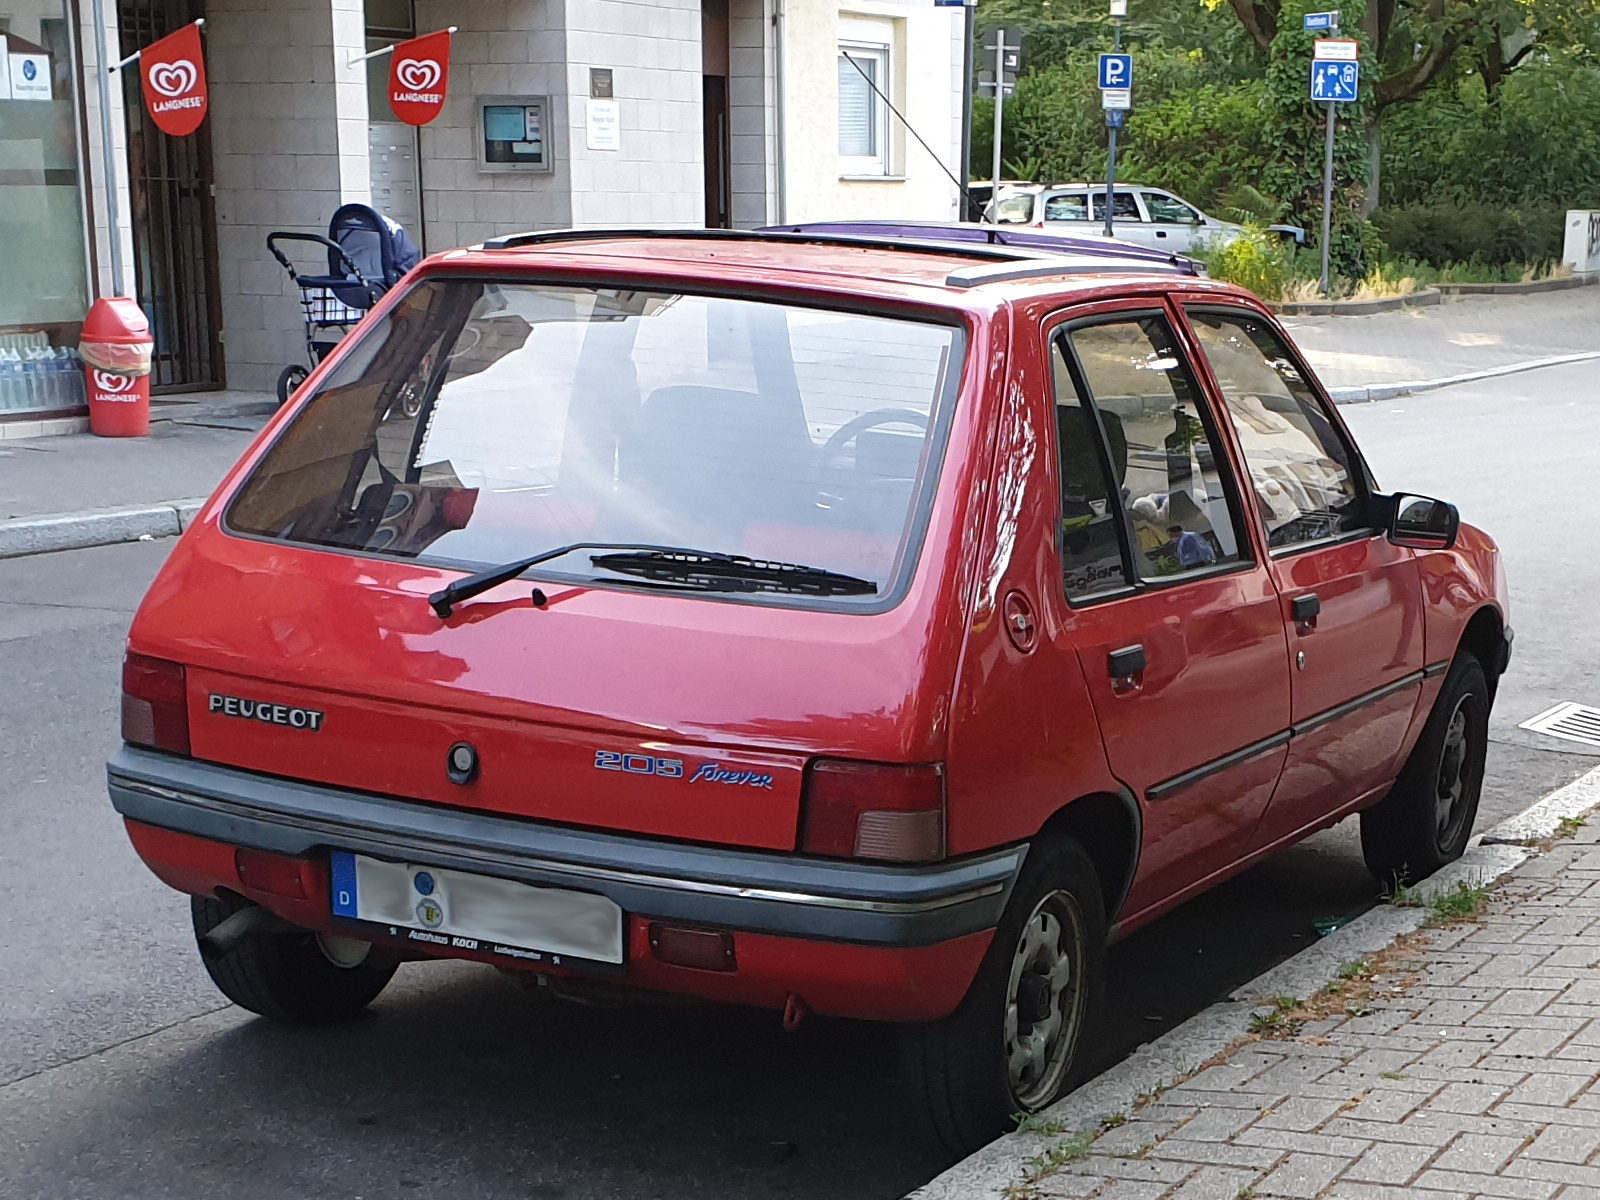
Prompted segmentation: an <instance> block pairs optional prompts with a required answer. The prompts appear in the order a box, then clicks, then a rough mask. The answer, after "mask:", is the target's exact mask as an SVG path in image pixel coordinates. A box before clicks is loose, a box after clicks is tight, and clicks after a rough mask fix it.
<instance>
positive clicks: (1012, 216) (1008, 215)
mask: <svg viewBox="0 0 1600 1200" xmlns="http://www.w3.org/2000/svg"><path fill="white" fill-rule="evenodd" d="M1031 220H1033V195H1032V193H1030V192H1013V193H1012V194H1011V195H1009V196H1001V197H1000V201H999V203H997V204H996V205H995V213H994V222H995V224H996V225H1026V224H1027V223H1028V222H1029V221H1031Z"/></svg>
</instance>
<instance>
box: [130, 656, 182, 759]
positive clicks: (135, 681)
mask: <svg viewBox="0 0 1600 1200" xmlns="http://www.w3.org/2000/svg"><path fill="white" fill-rule="evenodd" d="M185 685H186V681H185V679H184V674H183V666H182V664H181V663H175V662H168V661H167V660H166V659H164V658H146V657H145V656H144V655H143V654H129V655H128V656H127V657H126V658H124V659H123V660H122V740H123V741H125V742H133V743H134V744H135V745H139V746H153V747H154V748H155V749H157V750H170V751H171V752H172V753H174V754H187V753H189V699H188V689H187V687H186V686H185Z"/></svg>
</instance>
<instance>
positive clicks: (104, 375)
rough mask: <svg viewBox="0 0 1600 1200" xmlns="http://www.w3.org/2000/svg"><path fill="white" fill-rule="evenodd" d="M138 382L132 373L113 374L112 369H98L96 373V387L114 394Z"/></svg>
mask: <svg viewBox="0 0 1600 1200" xmlns="http://www.w3.org/2000/svg"><path fill="white" fill-rule="evenodd" d="M136 382H138V381H137V380H136V379H135V378H134V377H133V376H132V375H113V374H111V372H110V371H96V372H95V373H94V385H95V387H97V388H99V389H100V390H101V391H102V392H110V393H112V394H113V395H115V394H117V393H119V392H125V391H127V390H128V389H129V388H131V387H132V386H133V385H134V384H135V383H136Z"/></svg>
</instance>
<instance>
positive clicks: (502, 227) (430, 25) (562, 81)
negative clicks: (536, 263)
mask: <svg viewBox="0 0 1600 1200" xmlns="http://www.w3.org/2000/svg"><path fill="white" fill-rule="evenodd" d="M451 25H455V26H458V27H459V32H458V33H457V34H456V35H455V37H453V38H452V39H451V45H450V91H449V98H448V99H447V100H446V101H445V105H444V111H443V112H441V113H440V114H439V116H438V117H437V118H435V119H434V120H433V121H432V122H431V123H430V124H428V125H425V126H423V128H422V139H421V141H422V162H421V173H422V218H423V222H424V225H425V226H426V229H427V239H428V249H429V250H431V251H439V250H448V249H450V248H451V247H452V246H465V245H470V244H472V243H474V242H481V241H483V240H484V239H485V238H489V237H495V236H497V235H500V234H506V233H520V232H521V231H523V230H525V229H559V228H563V227H565V226H568V225H571V224H572V200H571V196H570V191H569V189H570V183H571V160H570V158H569V156H568V153H567V109H566V106H565V105H562V104H560V103H558V101H559V100H560V98H561V96H562V94H563V92H564V91H565V89H566V84H567V69H566V59H567V31H566V20H565V11H564V9H563V7H562V5H561V3H560V0H473V2H472V3H471V4H460V3H456V2H454V0H417V31H418V32H419V33H431V32H433V31H434V30H436V29H444V28H448V27H449V26H451ZM584 86H585V88H587V86H588V85H587V83H585V85H584ZM478 96H549V97H550V100H551V112H550V117H549V124H550V128H549V129H547V130H546V131H545V137H546V139H547V141H548V143H549V144H550V146H551V147H552V148H553V150H554V155H555V157H554V163H555V169H554V170H553V171H551V172H549V173H533V172H516V173H512V172H501V173H485V172H482V171H480V170H479V169H478V151H477V147H476V146H475V145H474V138H475V137H476V136H477V135H476V130H475V116H474V112H475V108H474V105H475V100H476V97H478Z"/></svg>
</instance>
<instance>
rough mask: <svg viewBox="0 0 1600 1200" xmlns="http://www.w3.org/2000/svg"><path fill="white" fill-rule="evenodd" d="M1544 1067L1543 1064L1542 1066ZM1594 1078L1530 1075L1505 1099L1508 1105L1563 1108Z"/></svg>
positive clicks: (1547, 1073) (1545, 1073) (1560, 1073)
mask: <svg viewBox="0 0 1600 1200" xmlns="http://www.w3.org/2000/svg"><path fill="white" fill-rule="evenodd" d="M1541 1065H1542V1064H1541ZM1592 1079H1593V1076H1591V1075H1590V1074H1588V1073H1587V1072H1584V1073H1583V1074H1578V1075H1574V1074H1568V1073H1566V1072H1563V1071H1541V1072H1539V1073H1538V1074H1536V1075H1530V1076H1529V1077H1528V1078H1527V1079H1525V1080H1523V1082H1521V1083H1519V1084H1518V1085H1517V1086H1516V1087H1514V1088H1512V1089H1511V1094H1510V1095H1509V1096H1507V1097H1506V1098H1505V1101H1504V1102H1505V1103H1507V1104H1549V1105H1554V1106H1556V1107H1558V1108H1559V1107H1561V1106H1562V1105H1564V1104H1567V1103H1568V1102H1569V1101H1571V1100H1572V1099H1573V1098H1574V1097H1576V1096H1578V1095H1580V1094H1581V1093H1582V1092H1583V1091H1584V1089H1585V1088H1587V1087H1588V1086H1589V1084H1590V1082H1591V1080H1592Z"/></svg>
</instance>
